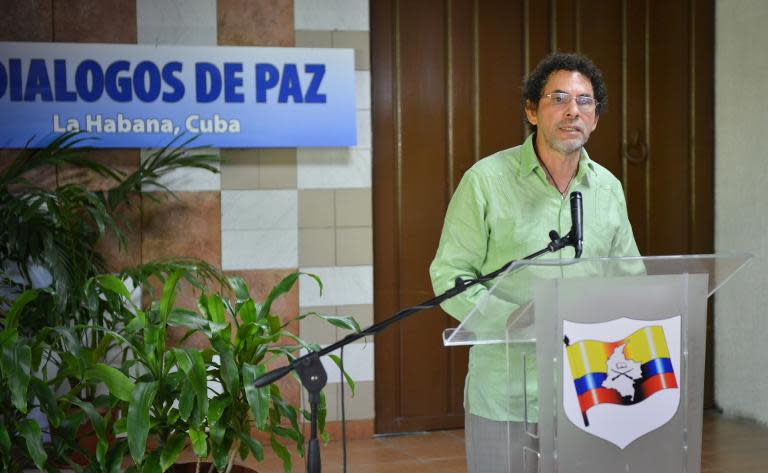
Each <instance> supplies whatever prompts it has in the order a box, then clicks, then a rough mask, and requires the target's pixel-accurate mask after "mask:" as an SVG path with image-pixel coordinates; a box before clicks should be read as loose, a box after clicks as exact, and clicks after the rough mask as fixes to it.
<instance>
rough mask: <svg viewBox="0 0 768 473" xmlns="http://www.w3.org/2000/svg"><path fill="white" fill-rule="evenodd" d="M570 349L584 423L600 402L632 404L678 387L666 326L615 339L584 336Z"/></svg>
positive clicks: (648, 328)
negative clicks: (605, 340) (604, 340)
mask: <svg viewBox="0 0 768 473" xmlns="http://www.w3.org/2000/svg"><path fill="white" fill-rule="evenodd" d="M566 353H567V355H568V363H569V364H570V366H571V376H572V378H573V383H574V385H575V387H576V394H577V395H578V398H579V406H580V407H581V414H582V416H583V417H584V425H589V419H588V418H587V411H588V410H589V409H590V408H591V407H593V406H596V405H598V404H620V405H631V404H637V403H638V402H641V401H643V400H644V399H647V398H648V397H650V396H651V395H653V394H654V393H656V392H658V391H660V390H662V389H670V388H677V387H678V385H677V378H676V377H675V371H674V369H673V367H672V360H671V359H670V356H669V349H668V348H667V341H666V338H665V337H664V329H663V328H662V327H661V326H658V325H653V326H649V327H645V328H642V329H640V330H637V331H636V332H634V333H632V334H631V335H629V336H628V337H626V338H624V339H622V340H618V341H615V342H601V341H597V340H582V341H580V342H577V343H574V344H573V345H569V344H568V340H567V338H566Z"/></svg>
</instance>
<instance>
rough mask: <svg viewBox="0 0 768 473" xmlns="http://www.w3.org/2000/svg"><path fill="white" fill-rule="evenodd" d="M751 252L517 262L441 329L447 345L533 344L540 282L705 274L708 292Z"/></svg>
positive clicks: (726, 279) (740, 266)
mask: <svg viewBox="0 0 768 473" xmlns="http://www.w3.org/2000/svg"><path fill="white" fill-rule="evenodd" d="M751 258H752V256H751V255H747V254H735V255H729V254H713V255H679V256H647V257H628V258H591V259H541V260H533V261H518V262H516V263H514V264H512V265H511V266H510V267H509V269H508V270H507V271H506V272H504V273H503V274H501V275H500V276H498V277H497V278H495V279H494V280H492V281H490V282H489V283H486V285H485V287H486V293H485V295H484V296H483V298H482V299H481V300H480V302H479V303H478V304H477V305H476V306H475V307H474V308H473V309H472V311H471V312H470V313H469V314H468V315H467V317H466V318H464V320H463V322H462V323H461V325H459V326H458V327H457V328H454V329H448V330H446V331H445V332H444V333H443V343H444V344H445V345H477V344H490V343H509V342H532V341H535V334H534V328H533V327H534V320H535V315H534V310H533V303H532V300H533V286H534V284H535V282H536V281H539V280H551V279H573V278H622V277H638V276H656V275H679V274H707V275H708V276H707V278H708V284H707V296H711V295H712V294H714V292H715V291H717V290H718V289H719V288H720V287H721V286H722V285H723V284H725V283H726V282H727V281H728V280H729V279H730V278H731V277H732V276H733V275H734V274H735V273H736V272H737V271H739V270H740V269H741V268H742V267H743V266H744V265H745V264H746V263H747V262H748V261H749V260H750V259H751Z"/></svg>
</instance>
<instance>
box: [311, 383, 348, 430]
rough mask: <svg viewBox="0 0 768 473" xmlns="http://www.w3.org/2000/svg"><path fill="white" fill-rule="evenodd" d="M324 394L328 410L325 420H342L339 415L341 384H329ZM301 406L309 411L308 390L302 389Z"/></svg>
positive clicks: (324, 389)
mask: <svg viewBox="0 0 768 473" xmlns="http://www.w3.org/2000/svg"><path fill="white" fill-rule="evenodd" d="M329 381H330V380H329ZM323 393H324V394H325V402H326V408H327V409H328V411H327V413H326V415H325V420H327V421H328V420H337V419H340V418H341V414H340V413H339V412H340V411H339V396H340V391H339V384H338V383H335V384H332V383H328V384H327V385H326V386H325V388H323ZM301 405H302V406H303V407H304V409H306V410H309V401H308V395H307V390H306V389H304V388H302V389H301Z"/></svg>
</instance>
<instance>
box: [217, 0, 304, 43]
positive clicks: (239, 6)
mask: <svg viewBox="0 0 768 473" xmlns="http://www.w3.org/2000/svg"><path fill="white" fill-rule="evenodd" d="M216 13H217V16H218V20H219V21H218V40H219V45H231V46H293V28H294V27H293V0H217V2H216Z"/></svg>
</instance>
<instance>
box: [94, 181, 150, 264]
mask: <svg viewBox="0 0 768 473" xmlns="http://www.w3.org/2000/svg"><path fill="white" fill-rule="evenodd" d="M115 220H116V221H117V223H118V225H119V226H120V229H121V230H122V231H123V234H124V235H125V246H121V245H120V243H119V240H118V238H117V235H116V234H115V233H114V232H113V231H111V230H108V231H107V232H106V234H105V235H104V237H103V238H102V239H101V241H99V242H98V244H97V245H96V251H98V252H99V253H101V255H102V256H103V257H104V261H105V263H106V265H107V268H106V269H107V271H109V272H113V273H116V272H119V271H122V270H123V269H125V268H129V267H133V266H137V265H139V264H140V263H141V195H140V194H134V195H132V196H131V197H130V198H129V200H128V201H127V202H126V203H125V204H123V205H121V206H120V207H118V208H117V211H116V214H115Z"/></svg>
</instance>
